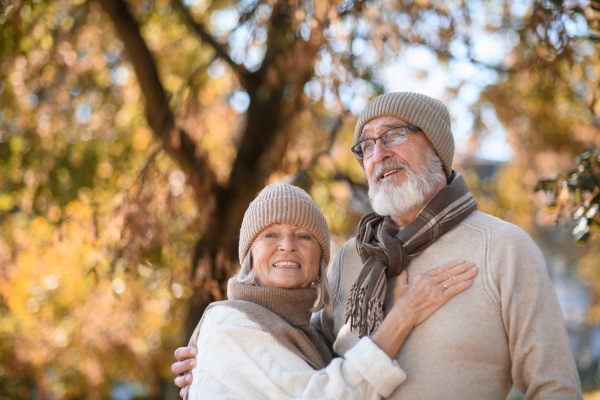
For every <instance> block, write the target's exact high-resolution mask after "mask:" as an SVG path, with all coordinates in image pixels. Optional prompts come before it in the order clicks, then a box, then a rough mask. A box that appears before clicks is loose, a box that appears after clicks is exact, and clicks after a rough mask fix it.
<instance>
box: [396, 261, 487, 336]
mask: <svg viewBox="0 0 600 400" xmlns="http://www.w3.org/2000/svg"><path fill="white" fill-rule="evenodd" d="M475 275H477V268H476V267H475V264H473V263H472V262H465V261H462V260H456V261H453V262H450V263H448V264H445V265H442V266H441V267H438V268H435V269H433V270H431V271H429V272H427V273H424V274H418V275H415V276H414V278H412V279H411V282H410V283H408V280H407V278H408V273H407V272H406V270H404V271H402V273H401V274H400V276H398V279H397V280H396V286H395V287H394V306H393V309H396V311H399V312H401V313H402V314H403V316H404V317H405V318H408V320H409V321H411V323H412V324H414V325H413V326H417V325H419V324H420V323H421V322H423V321H425V320H426V319H427V318H429V317H430V316H431V315H432V314H433V313H434V312H435V311H437V310H438V309H439V308H440V307H441V306H442V305H444V304H445V303H446V302H447V301H448V300H450V299H451V298H452V297H454V296H456V295H457V294H459V293H461V292H464V291H465V290H467V289H468V288H469V287H471V285H472V284H473V278H474V277H475Z"/></svg>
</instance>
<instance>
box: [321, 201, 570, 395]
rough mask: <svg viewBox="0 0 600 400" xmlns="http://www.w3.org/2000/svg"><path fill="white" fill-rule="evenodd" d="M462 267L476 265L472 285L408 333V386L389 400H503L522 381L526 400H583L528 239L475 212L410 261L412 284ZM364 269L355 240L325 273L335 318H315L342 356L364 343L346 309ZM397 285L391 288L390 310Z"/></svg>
mask: <svg viewBox="0 0 600 400" xmlns="http://www.w3.org/2000/svg"><path fill="white" fill-rule="evenodd" d="M456 259H463V260H467V261H473V262H474V263H475V264H476V266H477V267H478V270H479V273H478V274H477V276H476V278H475V280H474V284H473V286H472V287H471V288H469V289H468V290H467V291H466V292H464V293H461V294H459V295H458V296H456V297H455V298H453V299H451V300H450V301H449V302H448V303H446V304H445V305H444V306H442V308H441V309H439V310H438V311H437V312H436V313H435V314H433V315H432V316H431V317H430V318H429V319H427V320H426V321H425V322H423V323H422V324H421V325H419V326H417V327H416V328H415V329H414V330H413V331H412V332H411V333H410V335H409V336H408V338H407V340H406V341H405V342H404V345H403V346H402V348H401V349H400V352H399V353H398V355H397V357H396V360H397V361H398V363H399V364H400V365H402V368H403V369H404V371H405V372H406V376H407V378H406V381H405V382H404V383H403V384H402V385H400V386H398V388H397V389H396V390H395V391H394V393H393V394H392V395H391V396H390V397H389V398H390V399H423V400H425V399H432V400H433V399H435V400H437V399H445V400H451V399H456V400H459V399H460V400H465V399H469V400H470V399H482V400H494V399H497V400H504V399H506V396H507V394H508V392H509V391H510V389H511V387H512V385H513V383H514V384H515V385H516V386H517V388H518V389H519V390H520V391H521V392H522V393H523V394H524V395H525V399H539V398H543V399H580V398H581V387H580V381H579V376H578V374H577V370H576V368H575V363H574V360H573V356H572V352H571V348H570V345H569V342H568V338H567V334H566V330H565V327H564V323H563V319H562V315H561V311H560V307H559V304H558V301H557V298H556V293H555V291H554V288H553V286H552V283H551V281H550V278H549V276H548V271H547V268H546V265H545V262H544V259H543V257H542V255H541V253H540V251H539V249H538V248H537V246H536V245H535V243H534V242H533V241H532V240H531V238H530V237H529V235H528V234H527V233H525V232H524V231H523V230H522V229H520V228H518V227H517V226H515V225H512V224H509V223H507V222H504V221H502V220H500V219H498V218H495V217H492V216H490V215H487V214H484V213H482V212H479V211H476V212H474V213H473V214H471V215H470V216H469V217H468V218H467V219H465V220H464V221H463V222H462V223H461V224H460V225H459V226H457V227H455V228H454V229H452V230H451V231H449V232H447V233H446V234H444V235H443V236H441V237H440V238H439V239H438V240H437V241H436V242H435V243H433V244H432V245H431V246H430V247H429V248H427V250H425V252H424V253H423V254H421V255H420V256H419V257H417V258H415V259H414V260H412V261H411V262H410V264H409V266H408V272H409V282H410V278H411V276H415V275H416V274H420V273H424V272H427V271H429V270H430V269H432V268H434V267H437V266H440V265H443V264H445V263H447V262H450V261H452V260H456ZM361 268H362V263H361V261H360V258H359V257H358V254H357V252H356V245H355V241H354V239H352V240H350V241H348V242H347V243H346V244H345V245H344V246H343V247H342V248H341V249H340V250H339V251H338V253H337V254H336V256H335V258H334V260H333V263H332V265H331V266H330V268H329V272H328V274H327V276H328V277H329V280H330V284H331V287H332V291H333V294H334V304H333V310H331V309H328V310H324V311H322V312H320V313H318V314H315V315H313V321H312V322H313V324H314V325H315V326H316V327H317V329H318V330H320V331H322V332H323V333H324V334H325V336H326V338H327V339H328V340H329V341H330V342H332V343H333V348H334V351H335V352H336V353H337V354H339V355H344V354H345V353H346V351H348V350H349V349H350V348H351V347H352V346H353V345H354V344H356V343H357V341H358V335H357V332H356V330H355V331H354V332H350V328H349V325H348V324H344V311H345V308H346V302H347V300H348V294H349V291H350V286H351V285H352V284H353V283H354V281H355V280H356V279H357V277H358V274H359V272H360V270H361ZM393 287H394V280H390V281H389V282H388V296H387V309H389V307H390V303H391V301H393V298H392V293H391V291H392V288H393Z"/></svg>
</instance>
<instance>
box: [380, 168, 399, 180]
mask: <svg viewBox="0 0 600 400" xmlns="http://www.w3.org/2000/svg"><path fill="white" fill-rule="evenodd" d="M398 171H400V170H399V169H393V170H391V171H388V172H386V173H384V174H383V177H384V178H386V177H387V176H388V175H391V174H393V173H394V172H398Z"/></svg>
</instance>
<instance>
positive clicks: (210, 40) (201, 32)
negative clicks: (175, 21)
mask: <svg viewBox="0 0 600 400" xmlns="http://www.w3.org/2000/svg"><path fill="white" fill-rule="evenodd" d="M173 4H175V6H176V7H177V9H179V11H180V12H181V14H182V15H183V19H184V21H185V23H186V24H187V26H188V27H189V28H190V29H191V30H193V31H194V32H196V34H197V35H198V36H200V39H202V41H204V42H206V43H207V44H208V45H210V47H212V48H213V50H214V51H215V53H217V56H218V57H219V58H220V59H222V60H223V61H225V62H226V63H227V64H228V65H229V66H230V67H231V69H232V70H233V71H234V72H235V74H236V75H237V76H238V78H239V79H240V80H241V81H243V80H244V75H245V74H247V73H248V71H247V70H246V68H245V67H244V66H243V65H239V64H236V63H235V62H234V61H233V60H232V59H231V57H229V54H227V51H226V49H225V47H224V46H223V45H221V44H220V43H218V42H217V41H216V40H215V38H214V37H212V36H211V35H209V34H208V33H207V32H206V30H205V29H204V26H203V25H202V24H200V23H198V22H196V21H194V19H193V18H192V15H191V14H190V13H189V11H188V9H187V8H185V6H184V5H183V4H182V3H181V0H173Z"/></svg>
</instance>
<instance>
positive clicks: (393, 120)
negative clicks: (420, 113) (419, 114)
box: [360, 115, 410, 139]
mask: <svg viewBox="0 0 600 400" xmlns="http://www.w3.org/2000/svg"><path fill="white" fill-rule="evenodd" d="M402 125H410V123H408V122H406V121H405V120H403V119H402V118H398V117H394V116H391V115H384V116H381V117H377V118H373V119H372V120H370V121H369V122H367V123H366V124H365V125H364V126H363V128H362V131H361V133H360V138H361V139H363V138H365V137H367V135H370V136H372V135H373V134H375V133H377V132H378V131H380V130H381V129H392V128H395V127H397V126H402Z"/></svg>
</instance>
